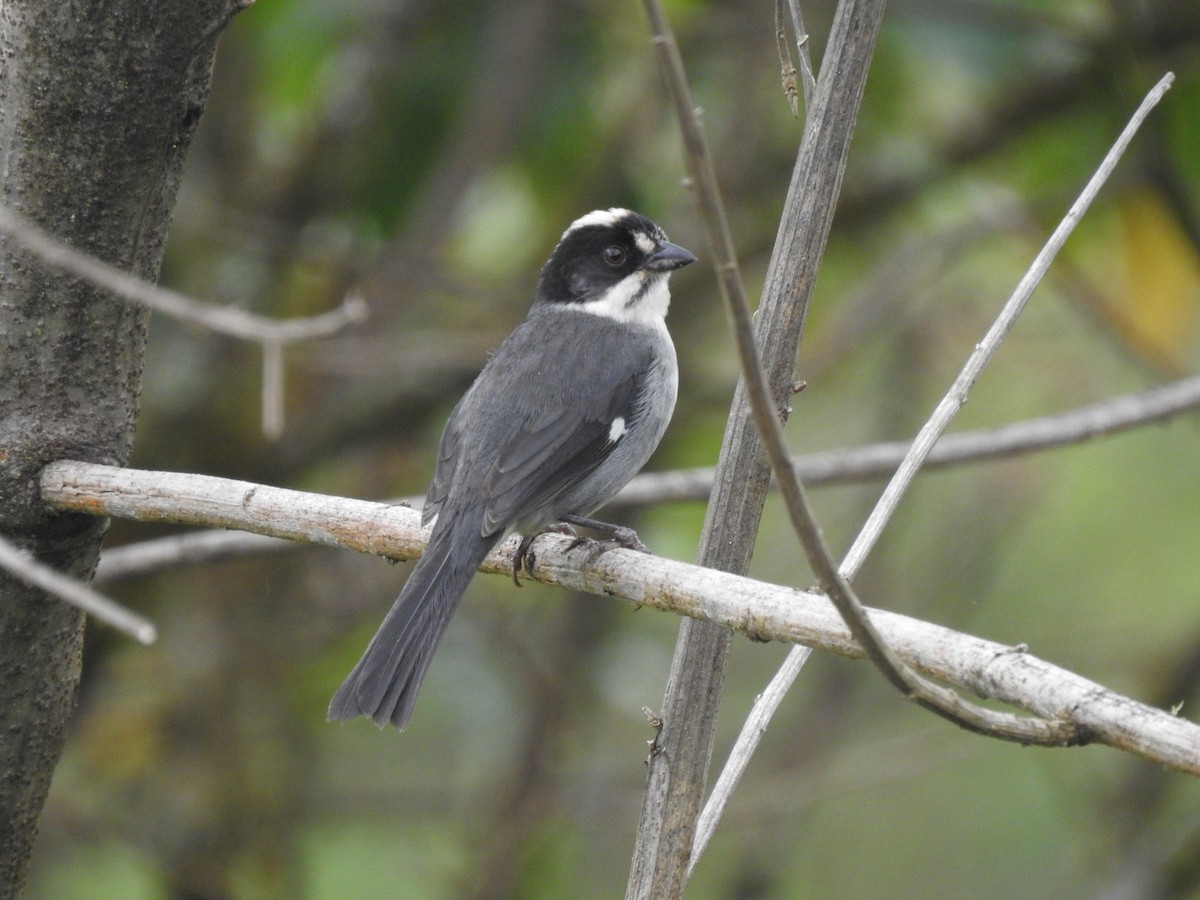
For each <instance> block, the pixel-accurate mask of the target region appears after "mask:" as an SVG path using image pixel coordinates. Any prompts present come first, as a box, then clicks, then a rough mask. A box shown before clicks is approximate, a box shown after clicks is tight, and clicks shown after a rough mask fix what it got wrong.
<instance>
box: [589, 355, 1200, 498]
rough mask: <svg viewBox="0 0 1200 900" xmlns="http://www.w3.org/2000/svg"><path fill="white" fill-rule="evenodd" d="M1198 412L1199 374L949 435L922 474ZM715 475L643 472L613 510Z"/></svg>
mask: <svg viewBox="0 0 1200 900" xmlns="http://www.w3.org/2000/svg"><path fill="white" fill-rule="evenodd" d="M1198 407H1200V375H1196V376H1192V377H1190V378H1181V379H1180V380H1178V381H1172V382H1170V383H1168V384H1163V385H1157V386H1155V387H1152V388H1147V389H1146V390H1142V391H1135V392H1133V393H1129V394H1122V395H1120V396H1117V397H1110V398H1108V399H1107V400H1100V401H1098V402H1096V403H1090V404H1088V405H1086V406H1080V407H1077V408H1076V409H1071V410H1067V411H1065V412H1061V413H1055V414H1053V415H1048V416H1039V417H1037V418H1034V419H1025V420H1023V421H1020V422H1013V423H1011V424H1008V425H1001V426H999V427H997V428H981V429H977V430H974V431H962V432H959V433H957V434H947V435H944V436H943V437H942V438H941V439H939V440H938V442H937V443H936V444H935V445H934V446H933V449H932V450H931V451H930V453H929V456H927V457H926V458H925V465H924V466H923V467H922V471H929V470H930V469H942V468H948V467H951V466H958V465H963V464H966V463H976V462H985V461H987V460H993V459H1001V458H1004V457H1009V456H1017V455H1019V454H1022V453H1033V452H1036V451H1039V450H1051V449H1054V448H1056V447H1063V446H1066V445H1069V444H1078V443H1082V442H1084V441H1088V440H1091V439H1093V438H1098V437H1105V436H1107V435H1112V434H1119V433H1121V432H1123V431H1128V430H1129V429H1132V428H1138V427H1141V426H1143V425H1148V424H1151V423H1154V422H1162V421H1164V420H1166V419H1169V418H1171V417H1172V416H1177V415H1179V414H1181V413H1186V412H1191V411H1193V410H1195V409H1197V408H1198ZM911 448H912V444H911V443H910V442H909V441H886V442H884V443H879V444H867V445H864V446H862V447H847V448H843V449H838V450H821V451H817V452H815V453H806V454H804V455H802V456H795V457H793V458H792V464H793V465H794V466H795V469H796V474H797V475H798V476H799V477H800V479H801V480H802V481H803V482H804V483H805V485H807V486H808V487H820V486H824V485H831V484H846V483H848V482H855V481H870V480H872V479H876V478H886V477H888V476H890V475H892V474H894V473H895V471H896V469H897V467H898V466H899V465H900V463H901V461H903V459H904V457H905V455H906V454H907V453H908V451H909V450H910V449H911ZM714 473H715V470H714V469H713V468H712V466H701V467H698V468H694V469H676V470H673V471H669V472H644V473H642V474H641V475H638V476H637V477H636V478H634V479H633V480H632V481H631V482H629V484H628V485H626V487H625V489H624V490H622V491H621V493H619V494H618V495H617V496H616V497H614V498H613V499H612V501H610V503H609V504H608V507H609V508H610V509H613V508H617V507H626V508H632V507H641V506H651V505H654V504H658V503H668V502H671V501H680V500H703V499H704V498H705V497H707V496H708V493H709V491H710V490H711V489H712V484H713V476H714Z"/></svg>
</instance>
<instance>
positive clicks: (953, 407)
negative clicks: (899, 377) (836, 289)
mask: <svg viewBox="0 0 1200 900" xmlns="http://www.w3.org/2000/svg"><path fill="white" fill-rule="evenodd" d="M1172 80H1173V76H1171V75H1170V74H1168V75H1167V76H1165V77H1164V78H1163V79H1162V80H1161V81H1160V82H1159V84H1158V85H1157V86H1156V87H1155V88H1154V90H1152V91H1151V92H1150V94H1149V95H1148V96H1147V97H1146V99H1145V100H1144V101H1143V102H1142V105H1141V106H1140V107H1139V108H1138V110H1137V112H1136V113H1135V114H1134V117H1133V119H1132V120H1131V121H1130V123H1129V125H1127V126H1126V128H1125V130H1124V131H1122V133H1121V135H1120V137H1119V138H1118V139H1117V142H1116V143H1115V144H1114V146H1113V148H1112V149H1111V150H1110V151H1109V153H1108V154H1107V155H1106V156H1105V159H1104V161H1103V162H1102V164H1101V166H1100V168H1099V169H1098V170H1097V172H1096V174H1095V175H1094V176H1093V177H1092V179H1091V180H1090V181H1089V182H1088V185H1087V187H1086V188H1085V189H1084V191H1083V193H1082V194H1081V196H1080V198H1079V199H1078V200H1077V201H1076V202H1075V204H1074V205H1072V207H1071V209H1070V210H1069V211H1068V213H1067V215H1066V217H1065V218H1064V219H1063V221H1062V222H1061V223H1060V224H1059V227H1058V228H1057V229H1055V231H1054V233H1053V235H1052V236H1051V238H1050V240H1049V241H1048V242H1047V244H1046V246H1045V247H1044V248H1043V249H1042V251H1041V253H1039V254H1038V256H1037V258H1036V259H1035V260H1034V263H1033V265H1032V266H1031V267H1030V270H1029V271H1028V272H1027V273H1026V275H1025V277H1024V278H1022V280H1021V282H1020V284H1019V285H1018V286H1017V289H1016V291H1015V292H1014V294H1013V296H1012V297H1011V298H1010V299H1009V301H1008V303H1007V304H1006V305H1005V307H1004V309H1003V310H1002V312H1001V314H1000V316H999V318H998V319H997V320H996V322H995V323H994V324H993V326H992V328H991V329H990V330H989V331H988V335H987V337H986V338H985V339H984V341H983V342H981V343H980V344H978V345H976V348H975V352H974V353H973V354H972V355H971V357H970V358H969V359H968V361H967V364H966V366H965V367H964V368H963V371H962V373H961V374H960V375H959V377H958V379H956V380H955V382H954V385H953V386H952V387H951V389H950V392H949V393H948V394H947V396H946V398H944V399H943V401H942V403H941V404H939V405H938V407H937V409H936V410H935V412H934V415H933V417H932V418H931V419H930V420H929V421H928V422H927V423H926V425H925V427H924V428H922V430H921V432H920V434H919V435H918V437H917V439H916V441H915V442H914V443H913V446H912V448H911V449H910V450H909V452H908V453H907V454H906V455H905V459H904V461H903V462H902V463H901V466H900V469H899V470H898V471H897V472H896V474H895V476H894V477H893V479H892V481H891V482H890V483H889V485H888V487H887V489H886V490H885V491H884V494H883V497H881V498H880V501H879V504H878V505H877V506H876V508H875V510H874V511H873V512H872V514H871V516H870V517H869V518H868V520H867V524H866V526H864V528H863V531H862V532H861V533H860V534H859V536H858V539H857V540H856V541H855V543H854V545H853V546H852V547H851V549H850V552H849V553H848V554H847V557H846V559H845V561H843V563H842V565H841V567H840V569H839V570H837V571H833V570H832V561H831V560H830V559H829V557H828V554H827V552H822V553H819V554H817V558H816V559H814V557H813V554H812V553H811V552H810V553H809V560H810V562H811V563H812V564H813V567H814V569H816V570H817V572H818V577H819V578H821V579H822V583H823V584H824V585H826V586H827V587H828V588H830V590H829V591H828V592H829V595H830V599H831V600H832V601H833V602H834V604H835V605H836V606H837V608H838V610H839V612H841V613H842V615H843V616H844V617H845V619H846V622H847V624H848V625H849V627H850V629H851V631H852V632H853V634H854V635H855V637H856V638H857V639H858V641H859V642H860V644H862V645H863V646H864V647H865V648H866V652H867V655H868V656H869V657H870V658H871V660H872V662H874V663H875V664H876V666H877V667H878V668H879V669H880V671H882V672H883V674H884V675H885V676H886V677H887V678H888V680H889V681H891V682H892V684H893V685H895V686H896V687H897V689H898V690H900V691H901V693H902V694H904V696H905V697H907V698H909V699H912V700H915V701H916V702H917V703H918V704H920V705H921V706H923V707H924V708H926V709H929V710H930V711H932V712H935V713H938V714H939V715H941V716H943V717H944V718H947V719H949V720H950V721H953V722H955V723H957V724H959V725H961V726H962V727H964V728H967V729H968V730H971V731H976V732H978V733H981V734H987V735H990V736H992V737H1000V738H1004V739H1007V740H1016V741H1020V742H1024V743H1054V742H1058V741H1063V740H1065V741H1068V742H1071V741H1075V740H1086V735H1083V734H1081V733H1078V732H1075V733H1074V734H1073V733H1072V731H1073V729H1074V727H1076V725H1077V723H1068V722H1066V721H1063V720H1057V721H1050V720H1042V721H1040V722H1039V721H1037V720H1028V719H1026V720H1022V719H1018V718H1017V717H1013V716H1009V715H1006V714H997V713H995V712H993V711H991V710H987V709H984V708H982V707H979V706H976V705H975V704H972V703H969V702H968V701H966V700H964V699H963V698H962V697H961V696H959V695H958V694H956V693H954V692H953V691H950V690H947V689H945V688H943V687H942V686H940V685H937V684H934V683H932V682H929V681H927V680H925V679H924V678H922V677H921V676H919V675H918V674H917V673H915V672H913V671H912V670H911V669H909V668H908V666H907V664H906V663H905V662H904V661H903V660H902V659H900V658H899V657H898V656H897V655H896V654H895V653H894V652H893V648H892V647H890V646H889V645H888V644H886V643H884V641H883V638H882V637H881V636H880V634H879V633H878V632H877V631H876V629H875V625H874V622H873V620H872V619H869V618H868V617H867V614H866V610H865V608H864V607H863V606H862V604H861V602H860V601H859V600H858V598H857V597H856V596H855V594H854V592H853V591H852V590H851V589H850V587H849V581H850V579H852V578H853V577H854V576H855V574H857V571H858V568H859V566H860V565H861V563H862V561H863V560H864V559H865V558H866V554H867V553H868V552H869V551H870V549H871V547H872V546H873V545H874V542H875V540H876V539H877V538H878V535H879V534H880V533H881V531H882V529H883V527H884V525H885V524H886V523H887V521H888V520H889V519H890V517H891V514H892V512H893V511H894V510H895V507H896V505H897V504H898V503H899V500H900V497H901V496H902V495H903V493H904V491H905V490H906V489H907V487H908V485H909V484H910V483H911V481H912V478H913V477H915V475H916V472H917V471H918V469H919V468H920V466H921V465H922V463H923V461H924V460H925V458H926V456H928V454H929V452H930V451H931V450H932V448H933V445H934V443H935V442H936V441H937V440H938V438H939V437H940V436H941V434H942V433H943V432H944V430H945V428H946V426H947V425H949V422H950V420H951V419H952V418H953V416H954V415H955V413H957V411H958V410H959V409H961V407H962V405H963V403H965V402H966V397H967V392H968V391H969V390H970V387H971V385H973V384H974V382H975V380H976V378H978V376H979V374H980V372H982V370H983V368H984V366H986V365H987V362H988V361H989V360H990V359H991V357H992V355H993V354H994V353H995V351H996V349H997V347H998V346H999V343H1000V341H1001V340H1002V339H1003V338H1004V336H1005V335H1006V334H1007V333H1008V331H1009V330H1010V329H1011V327H1012V324H1013V323H1014V322H1015V320H1016V317H1017V315H1018V314H1019V313H1020V312H1021V310H1022V309H1023V308H1024V305H1025V302H1026V301H1027V300H1028V299H1029V296H1030V295H1031V294H1032V293H1033V289H1034V288H1035V287H1036V286H1037V284H1038V283H1039V282H1040V281H1041V278H1042V277H1043V276H1044V275H1045V273H1046V271H1047V270H1048V269H1049V266H1050V262H1051V261H1052V260H1053V258H1054V255H1055V254H1056V253H1057V251H1058V249H1059V248H1061V246H1062V244H1063V243H1064V242H1065V241H1066V238H1067V236H1068V235H1069V234H1070V232H1071V230H1072V229H1073V227H1074V224H1075V223H1076V222H1077V221H1078V220H1079V218H1080V217H1081V216H1082V215H1083V213H1084V212H1085V211H1086V209H1087V207H1088V206H1089V205H1090V203H1091V201H1092V199H1094V197H1095V195H1096V193H1098V191H1099V189H1100V187H1101V185H1102V184H1103V183H1104V181H1105V180H1106V179H1107V177H1108V175H1109V174H1110V173H1111V172H1112V170H1113V168H1115V166H1116V163H1117V160H1118V159H1119V158H1120V156H1121V154H1122V153H1123V152H1124V149H1125V147H1127V146H1128V144H1129V142H1130V141H1131V140H1132V138H1133V135H1134V133H1135V132H1136V130H1137V127H1138V126H1139V125H1140V124H1141V122H1142V120H1143V119H1144V118H1145V117H1146V115H1148V114H1149V112H1150V110H1151V109H1152V108H1153V107H1154V106H1155V104H1157V102H1158V100H1159V99H1161V97H1162V95H1163V94H1164V93H1165V92H1166V90H1167V88H1168V87H1170V84H1171V81H1172ZM789 511H791V508H790V507H789ZM802 512H803V513H804V514H805V515H808V511H807V508H805V509H804V510H802ZM806 549H807V544H806ZM818 566H820V567H821V568H818ZM807 657H808V652H807V651H806V650H803V649H801V648H795V649H793V650H792V652H791V653H789V654H788V658H787V659H786V660H785V661H784V664H783V665H782V666H781V667H780V669H779V671H778V672H777V673H776V674H775V676H774V677H773V678H772V679H771V682H770V684H769V685H768V687H767V689H766V690H765V691H763V693H762V694H760V695H759V698H758V699H757V700H756V701H755V704H754V707H753V709H752V710H751V714H750V716H749V718H748V720H747V722H746V724H745V725H744V726H743V728H742V731H741V733H740V734H739V735H738V740H737V742H736V744H735V746H734V749H733V751H732V752H731V754H730V758H729V760H728V762H727V763H726V766H725V769H724V770H723V771H722V773H721V776H720V778H719V779H718V782H717V786H716V788H714V790H713V793H712V795H711V796H710V798H709V802H708V804H707V805H706V807H705V810H704V813H703V815H702V816H701V824H700V825H699V826H698V828H697V835H696V844H697V847H698V848H699V849H698V850H697V851H696V852H694V853H693V864H694V861H695V859H696V858H697V856H698V853H699V850H702V849H703V847H704V845H706V844H707V841H708V838H709V837H710V836H711V833H712V830H713V829H714V828H715V826H716V821H717V819H718V818H719V817H720V814H721V811H722V810H723V809H724V806H725V803H726V802H727V801H728V798H729V795H730V793H731V792H732V790H733V788H734V787H735V786H736V784H737V782H738V781H739V780H740V779H741V775H742V772H743V771H744V770H745V767H746V766H747V765H748V764H749V760H750V758H751V756H752V755H753V752H754V749H755V748H756V747H757V745H758V742H759V739H760V738H761V736H762V733H763V731H764V730H765V728H766V724H767V722H769V720H770V718H771V717H772V716H773V715H774V713H775V710H776V709H777V708H778V706H779V704H780V703H781V702H782V700H783V697H784V696H785V695H786V693H787V691H788V689H789V688H790V687H791V685H792V683H793V682H794V681H795V679H796V677H797V675H799V672H800V669H801V667H802V666H803V665H804V662H805V660H806V659H807Z"/></svg>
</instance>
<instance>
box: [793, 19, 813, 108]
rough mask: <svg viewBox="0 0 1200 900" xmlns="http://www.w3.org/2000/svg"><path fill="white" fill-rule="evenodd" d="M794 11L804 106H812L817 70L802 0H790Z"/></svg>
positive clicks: (794, 26)
mask: <svg viewBox="0 0 1200 900" xmlns="http://www.w3.org/2000/svg"><path fill="white" fill-rule="evenodd" d="M788 8H789V9H790V10H791V13H792V28H794V29H795V31H796V53H797V55H798V56H799V57H800V84H801V85H803V89H804V106H805V107H806V108H811V107H812V102H813V94H815V93H816V90H817V78H816V70H815V69H814V68H813V64H812V57H811V56H810V55H809V52H808V29H807V28H805V27H804V13H802V12H801V11H800V0H788Z"/></svg>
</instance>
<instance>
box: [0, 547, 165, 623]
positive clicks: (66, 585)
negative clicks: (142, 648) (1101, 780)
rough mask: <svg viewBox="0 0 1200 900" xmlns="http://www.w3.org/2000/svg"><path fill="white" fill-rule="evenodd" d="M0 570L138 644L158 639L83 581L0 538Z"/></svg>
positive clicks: (139, 619)
mask: <svg viewBox="0 0 1200 900" xmlns="http://www.w3.org/2000/svg"><path fill="white" fill-rule="evenodd" d="M0 568H4V569H5V570H7V571H8V572H9V573H10V574H12V575H13V576H14V577H16V578H18V579H20V580H21V581H23V582H25V584H28V585H30V586H32V587H36V588H41V589H42V590H43V591H46V592H47V593H49V594H53V595H54V596H55V597H58V598H59V599H60V600H63V601H65V602H67V603H70V604H71V605H72V606H76V607H78V608H79V609H82V610H83V611H84V612H85V613H87V614H88V615H90V616H92V617H94V618H96V619H98V620H99V621H101V622H103V623H104V624H106V625H111V626H112V627H113V628H115V629H117V631H120V632H121V633H122V634H126V635H128V636H129V637H131V638H133V639H134V640H135V641H140V642H141V643H143V644H153V643H154V641H155V640H156V639H157V637H158V631H157V629H155V627H154V623H152V622H150V621H149V620H148V619H144V618H142V617H141V616H139V615H138V614H137V613H135V612H133V611H132V610H129V609H126V608H125V607H124V606H121V604H119V603H117V602H115V601H113V600H110V599H109V598H108V597H105V596H104V595H103V594H101V593H99V592H97V591H94V590H92V589H91V588H90V587H88V586H87V585H86V584H84V583H83V582H82V581H79V580H77V579H75V578H72V577H71V576H69V575H64V574H63V573H62V572H60V571H58V570H57V569H52V568H51V567H50V566H47V565H45V564H44V563H41V562H38V561H37V560H36V559H35V558H34V556H33V554H32V553H30V552H29V551H28V550H23V549H21V548H20V547H18V546H17V545H16V544H14V543H12V542H11V541H9V540H8V539H7V538H4V537H0Z"/></svg>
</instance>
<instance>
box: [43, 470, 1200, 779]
mask: <svg viewBox="0 0 1200 900" xmlns="http://www.w3.org/2000/svg"><path fill="white" fill-rule="evenodd" d="M42 499H43V500H44V501H45V502H46V503H48V504H49V505H51V506H53V507H54V508H56V509H61V510H64V511H72V512H81V513H86V514H89V515H96V516H112V517H118V518H127V519H136V520H138V521H145V522H175V523H182V524H191V525H206V526H210V527H211V526H221V527H226V528H243V529H247V530H253V531H255V532H257V533H259V534H270V535H274V536H278V537H288V538H290V539H293V540H301V541H306V542H309V543H317V544H324V545H328V546H338V547H344V548H347V549H352V550H358V551H360V552H364V553H371V554H376V555H380V556H386V557H389V558H393V559H412V558H414V557H416V556H419V555H420V553H421V552H422V550H423V549H424V546H425V543H426V541H427V540H428V537H429V532H428V531H427V530H425V529H423V528H422V527H421V517H420V513H418V512H417V511H416V510H415V509H410V508H408V507H404V506H395V505H389V504H383V503H369V502H366V501H362V500H351V499H347V498H344V497H331V496H327V495H323V494H310V493H304V492H301V491H291V490H285V489H282V488H275V487H269V486H266V485H257V484H251V483H248V482H243V481H232V480H230V479H225V478H214V477H211V476H204V475H191V474H178V473H169V472H147V471H142V470H137V469H122V468H119V467H116V466H105V465H100V464H98V463H84V462H73V461H62V462H55V463H51V464H50V465H48V466H47V467H46V468H45V469H44V470H43V473H42ZM515 545H516V541H515V540H509V541H506V542H505V543H504V544H502V545H501V546H500V547H499V548H497V550H496V551H494V552H493V553H492V554H491V555H490V556H488V558H487V559H486V560H485V561H484V563H483V565H482V566H481V571H484V572H487V573H490V574H494V575H504V576H505V577H511V575H512V554H513V550H514V549H515ZM534 547H535V550H536V561H535V563H534V565H533V572H532V577H533V578H535V579H537V580H538V581H541V582H543V583H547V584H555V585H558V586H561V587H564V588H570V589H572V590H582V591H585V592H587V593H591V594H596V595H598V596H606V597H620V598H622V599H624V600H627V601H629V602H630V603H633V604H635V605H637V606H649V607H653V608H656V609H660V610H663V611H666V612H671V613H675V614H679V615H685V616H691V617H693V618H697V619H703V620H706V621H711V622H715V623H718V624H720V625H722V626H724V627H728V628H734V629H737V630H739V631H742V632H744V633H746V634H748V635H750V636H752V637H754V638H757V639H766V640H779V641H786V642H790V643H803V644H805V645H807V646H811V647H813V648H815V649H821V650H828V651H830V652H832V653H837V654H839V655H844V656H850V657H861V656H862V655H863V650H862V648H860V647H859V646H858V645H857V644H856V643H855V641H854V639H853V637H852V635H851V634H850V631H849V629H848V628H847V626H846V624H845V622H844V621H843V620H842V618H841V617H840V615H839V614H838V612H837V611H836V610H835V609H834V608H833V607H832V606H831V605H830V603H829V600H828V598H827V597H824V596H821V595H819V594H812V593H808V592H805V591H798V590H795V589H794V588H790V587H779V586H775V585H769V584H764V583H763V582H759V581H755V580H753V579H750V578H745V577H742V576H738V575H733V574H730V573H726V572H720V571H717V570H715V569H708V568H703V567H700V566H695V565H690V564H688V563H682V562H675V561H673V560H667V559H662V558H661V557H656V556H651V555H649V554H644V553H636V552H633V551H624V550H613V551H611V552H609V553H605V554H602V555H600V556H599V557H596V558H594V559H593V558H592V557H591V555H590V554H589V553H588V550H587V548H586V547H583V548H576V547H574V542H573V541H572V539H571V538H569V537H559V536H556V535H547V536H544V537H541V538H539V539H538V541H537V543H536V544H535V545H534ZM870 614H871V617H872V620H873V621H875V622H876V623H877V625H878V627H879V629H880V631H881V632H882V633H883V634H885V635H886V636H887V639H888V641H889V643H890V644H891V645H893V646H894V647H895V649H896V652H897V653H898V654H899V655H900V657H901V658H903V659H904V660H905V661H906V662H908V663H909V664H911V665H913V666H915V667H916V668H917V669H919V670H920V671H922V672H924V673H926V674H928V675H930V676H931V677H934V678H937V679H939V680H941V681H944V682H946V683H949V684H954V685H956V686H958V687H959V688H961V689H962V690H965V691H970V692H972V693H974V694H976V695H978V696H980V697H985V698H990V699H994V700H999V701H1002V702H1004V703H1008V704H1011V705H1013V706H1016V707H1019V708H1021V709H1026V710H1028V711H1030V712H1032V713H1036V714H1038V715H1041V716H1045V717H1048V718H1053V719H1058V718H1070V719H1072V720H1073V721H1074V722H1075V726H1076V729H1077V732H1078V734H1080V735H1082V736H1086V737H1087V738H1089V739H1091V740H1093V741H1096V742H1099V743H1104V744H1109V745H1111V746H1113V747H1117V748H1119V749H1122V750H1126V751H1128V752H1131V753H1134V754H1136V755H1139V756H1142V757H1144V758H1146V759H1149V760H1152V761H1154V762H1158V763H1161V764H1162V765H1166V766H1169V767H1171V768H1174V769H1178V770H1180V771H1185V772H1189V773H1191V774H1194V775H1200V726H1198V725H1196V724H1195V723H1193V722H1189V721H1188V720H1186V719H1182V718H1180V717H1178V716H1175V715H1172V714H1170V713H1168V712H1166V711H1163V710H1156V709H1153V708H1150V707H1147V706H1145V705H1143V704H1140V703H1138V702H1136V701H1134V700H1132V699H1129V698H1126V697H1122V696H1120V695H1117V694H1115V693H1113V692H1111V691H1109V690H1107V689H1106V688H1104V687H1102V686H1100V685H1098V684H1096V683H1094V682H1091V681H1088V680H1087V679H1084V678H1081V677H1080V676H1078V675H1075V674H1073V673H1071V672H1068V671H1065V670H1063V669H1059V668H1056V667H1054V666H1052V665H1050V664H1049V663H1047V662H1045V661H1043V660H1040V659H1038V658H1036V657H1034V656H1032V655H1030V654H1029V653H1028V652H1027V651H1026V650H1025V648H1023V647H1009V646H1005V645H1002V644H997V643H995V642H992V641H987V640H984V639H982V638H977V637H974V636H971V635H967V634H962V633H959V632H955V631H952V630H951V629H948V628H944V627H942V626H940V625H934V624H930V623H926V622H921V621H919V620H917V619H912V618H909V617H907V616H902V615H899V614H896V613H891V612H887V611H885V610H871V611H870Z"/></svg>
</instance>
